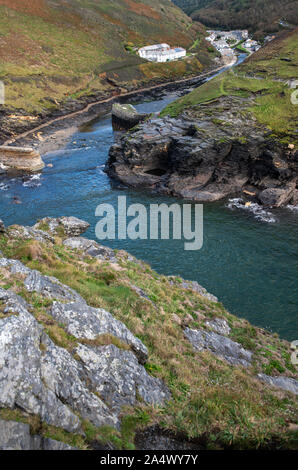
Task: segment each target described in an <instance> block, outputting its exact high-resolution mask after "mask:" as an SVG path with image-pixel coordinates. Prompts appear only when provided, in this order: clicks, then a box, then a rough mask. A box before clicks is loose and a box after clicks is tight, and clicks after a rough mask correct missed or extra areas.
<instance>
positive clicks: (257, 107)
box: [162, 30, 298, 142]
mask: <svg viewBox="0 0 298 470" xmlns="http://www.w3.org/2000/svg"><path fill="white" fill-rule="evenodd" d="M297 39H298V30H296V31H294V32H292V33H288V34H284V35H283V37H282V38H280V39H277V40H275V41H273V42H271V43H269V44H268V45H267V46H266V47H264V48H263V49H261V50H259V51H258V52H257V53H255V54H254V55H253V56H251V57H250V58H249V59H248V60H246V61H245V62H244V63H243V64H242V65H241V66H239V67H237V69H235V71H233V70H230V71H227V72H225V73H224V74H222V75H220V76H218V77H216V78H215V79H214V80H212V81H210V82H207V83H205V84H204V85H203V86H201V87H199V88H197V89H196V90H194V91H193V92H192V93H190V94H189V95H186V96H184V97H183V98H181V99H179V100H177V101H175V102H174V103H171V104H170V105H169V106H168V107H167V108H165V109H164V110H163V112H162V115H167V114H170V115H171V116H173V117H175V116H178V115H179V114H180V113H181V112H183V110H184V109H186V108H191V107H195V106H196V105H199V104H201V103H208V102H209V101H210V102H212V100H214V99H216V98H219V97H220V96H225V95H232V96H243V97H248V98H249V97H251V98H253V104H252V106H250V108H249V111H250V112H251V113H252V114H253V115H254V116H255V117H256V118H257V120H258V122H259V123H261V124H263V125H265V126H267V127H268V128H269V129H270V130H271V131H272V133H273V134H275V135H277V136H279V137H281V138H286V139H287V138H289V139H290V141H291V142H293V139H294V140H295V129H296V128H297V106H294V105H293V104H291V99H290V98H291V93H292V92H293V90H291V89H290V88H289V86H288V85H287V84H286V81H287V80H291V79H295V77H297V64H298V52H297ZM284 59H289V60H290V61H285V60H284ZM249 77H250V78H249ZM252 77H257V78H252ZM277 80H280V81H277Z"/></svg>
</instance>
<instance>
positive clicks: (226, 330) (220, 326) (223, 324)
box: [206, 318, 231, 336]
mask: <svg viewBox="0 0 298 470" xmlns="http://www.w3.org/2000/svg"><path fill="white" fill-rule="evenodd" d="M206 325H207V326H209V328H211V329H212V330H213V331H215V333H218V334H219V335H224V336H229V334H230V331H231V328H230V327H229V325H228V322H227V321H226V320H224V319H223V318H215V320H210V321H206Z"/></svg>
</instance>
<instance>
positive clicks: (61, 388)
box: [0, 258, 170, 448]
mask: <svg viewBox="0 0 298 470" xmlns="http://www.w3.org/2000/svg"><path fill="white" fill-rule="evenodd" d="M0 270H1V271H2V272H4V271H3V270H5V272H6V273H9V274H10V275H11V276H14V275H17V276H18V279H19V282H22V283H23V286H24V288H25V289H26V290H27V291H28V292H34V293H38V294H39V295H41V296H43V297H45V298H47V299H50V300H52V301H53V303H52V305H51V306H50V307H49V309H48V315H49V316H50V317H52V318H53V319H54V320H55V321H56V322H57V325H58V324H60V325H61V324H63V325H64V327H65V329H66V331H68V332H69V334H71V335H72V337H74V338H76V339H77V340H78V341H77V342H75V343H74V347H73V351H68V350H66V349H64V348H62V347H59V346H57V345H56V344H55V343H54V342H53V340H52V339H51V338H50V337H49V336H48V334H47V333H46V331H45V329H44V327H43V326H42V324H40V323H39V322H38V321H37V319H36V318H35V317H34V315H33V314H32V313H31V312H32V307H31V306H30V305H29V304H27V303H26V302H25V300H23V299H22V298H21V297H19V296H18V295H16V294H15V293H14V292H12V291H10V290H5V289H2V288H0V303H1V305H3V307H2V311H3V315H2V316H1V317H0V408H10V409H14V408H18V409H22V410H24V411H26V412H27V413H30V414H34V415H38V416H40V418H41V420H42V421H44V422H46V423H48V424H49V425H53V426H56V427H60V428H62V429H64V430H66V431H68V432H81V420H82V419H88V420H90V421H91V422H92V423H93V424H94V425H95V426H103V425H109V426H113V427H119V426H120V418H119V414H120V412H121V408H122V406H123V405H127V404H135V403H136V402H137V400H138V396H140V397H142V400H144V402H146V403H152V404H160V405H161V404H163V403H164V402H165V401H166V400H168V399H169V398H170V394H169V392H168V390H167V388H166V386H165V385H164V384H163V383H162V382H161V380H159V379H156V378H154V377H151V376H150V375H149V374H148V373H147V372H146V370H145V368H144V367H143V365H142V364H143V363H144V362H145V361H146V359H147V357H148V351H147V348H146V347H145V346H144V344H143V343H142V342H141V341H140V340H139V339H138V338H136V337H135V336H134V335H133V334H132V333H131V332H130V331H129V330H128V328H127V327H126V326H125V325H124V324H123V323H121V322H120V321H118V320H116V319H115V318H114V317H113V316H112V315H111V314H110V313H109V312H106V311H105V310H103V309H94V308H91V307H89V306H88V305H87V304H86V302H85V301H84V300H83V299H82V297H81V296H80V295H79V294H78V293H76V292H75V291H74V290H72V289H70V288H69V287H68V286H65V285H63V284H62V283H61V282H59V281H58V280H57V279H55V278H54V277H49V276H44V275H42V274H40V273H39V272H38V271H35V270H31V269H30V268H28V267H26V266H24V265H23V264H22V263H21V262H20V261H17V260H10V259H7V258H1V259H0ZM9 274H8V275H9ZM6 276H7V274H6ZM57 299H60V301H57ZM106 333H109V334H110V335H111V337H115V339H117V340H118V342H117V345H118V346H120V345H121V343H123V344H126V345H127V349H126V348H125V349H124V350H122V349H121V348H120V349H119V347H116V346H114V345H112V344H111V345H107V346H96V347H95V346H92V344H91V345H88V344H80V340H91V343H92V340H95V339H97V338H100V336H101V335H104V334H106ZM129 348H130V349H131V351H129V350H128V349H129ZM139 361H140V362H139ZM23 432H24V430H23ZM0 437H1V436H0ZM23 437H24V442H23V441H19V443H18V446H20V447H21V448H23V447H24V448H25V447H26V446H29V447H30V446H31V448H40V447H36V446H37V444H36V439H35V438H34V442H33V441H32V440H28V439H29V437H28V439H27V437H26V433H24V434H23ZM30 439H31V438H30ZM40 445H41V444H40V443H38V446H40ZM43 445H44V444H43ZM0 446H2V447H5V448H6V447H11V446H12V447H14V446H16V444H13V443H11V442H10V438H8V440H2V441H1V439H0Z"/></svg>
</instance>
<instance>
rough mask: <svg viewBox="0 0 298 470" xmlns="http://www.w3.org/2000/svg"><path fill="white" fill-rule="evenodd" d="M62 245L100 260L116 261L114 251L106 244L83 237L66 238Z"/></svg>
mask: <svg viewBox="0 0 298 470" xmlns="http://www.w3.org/2000/svg"><path fill="white" fill-rule="evenodd" d="M63 245H64V246H66V247H68V248H71V249H72V250H80V251H83V252H84V253H85V254H86V255H89V256H92V258H97V259H100V260H108V261H111V262H112V263H117V261H118V260H117V258H116V255H115V251H114V250H112V249H111V248H108V247H107V246H103V245H100V244H99V243H97V242H96V241H94V240H88V239H87V238H83V237H72V238H67V239H66V240H64V241H63Z"/></svg>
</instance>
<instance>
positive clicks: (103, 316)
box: [49, 302, 148, 363]
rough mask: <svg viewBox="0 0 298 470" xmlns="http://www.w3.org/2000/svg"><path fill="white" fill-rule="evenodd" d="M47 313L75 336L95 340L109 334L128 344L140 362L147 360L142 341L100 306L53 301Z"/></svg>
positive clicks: (146, 352) (145, 349)
mask: <svg viewBox="0 0 298 470" xmlns="http://www.w3.org/2000/svg"><path fill="white" fill-rule="evenodd" d="M49 313H50V315H52V317H53V318H55V320H56V321H57V322H59V323H62V324H63V325H64V326H65V328H66V330H67V331H68V332H69V333H70V334H71V335H73V336H75V337H76V338H79V339H89V340H95V339H96V338H97V337H98V336H100V335H103V334H111V335H113V336H115V337H116V338H118V339H120V340H121V341H123V342H125V343H126V344H128V345H129V346H130V347H131V348H132V349H133V351H134V352H135V354H136V356H137V357H138V359H139V361H140V362H141V363H144V362H146V360H147V357H148V351H147V348H146V346H145V345H144V344H143V343H142V341H140V340H139V339H138V338H136V337H135V336H134V335H133V334H132V333H131V332H130V331H129V329H128V328H127V327H126V326H125V325H124V324H123V323H122V322H120V321H119V320H116V319H115V318H114V317H113V316H112V315H111V314H110V313H109V312H107V311H106V310H104V309H102V308H93V307H89V306H88V305H87V304H86V303H85V302H73V303H69V304H63V303H61V302H54V303H53V305H52V307H51V308H50V310H49Z"/></svg>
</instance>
